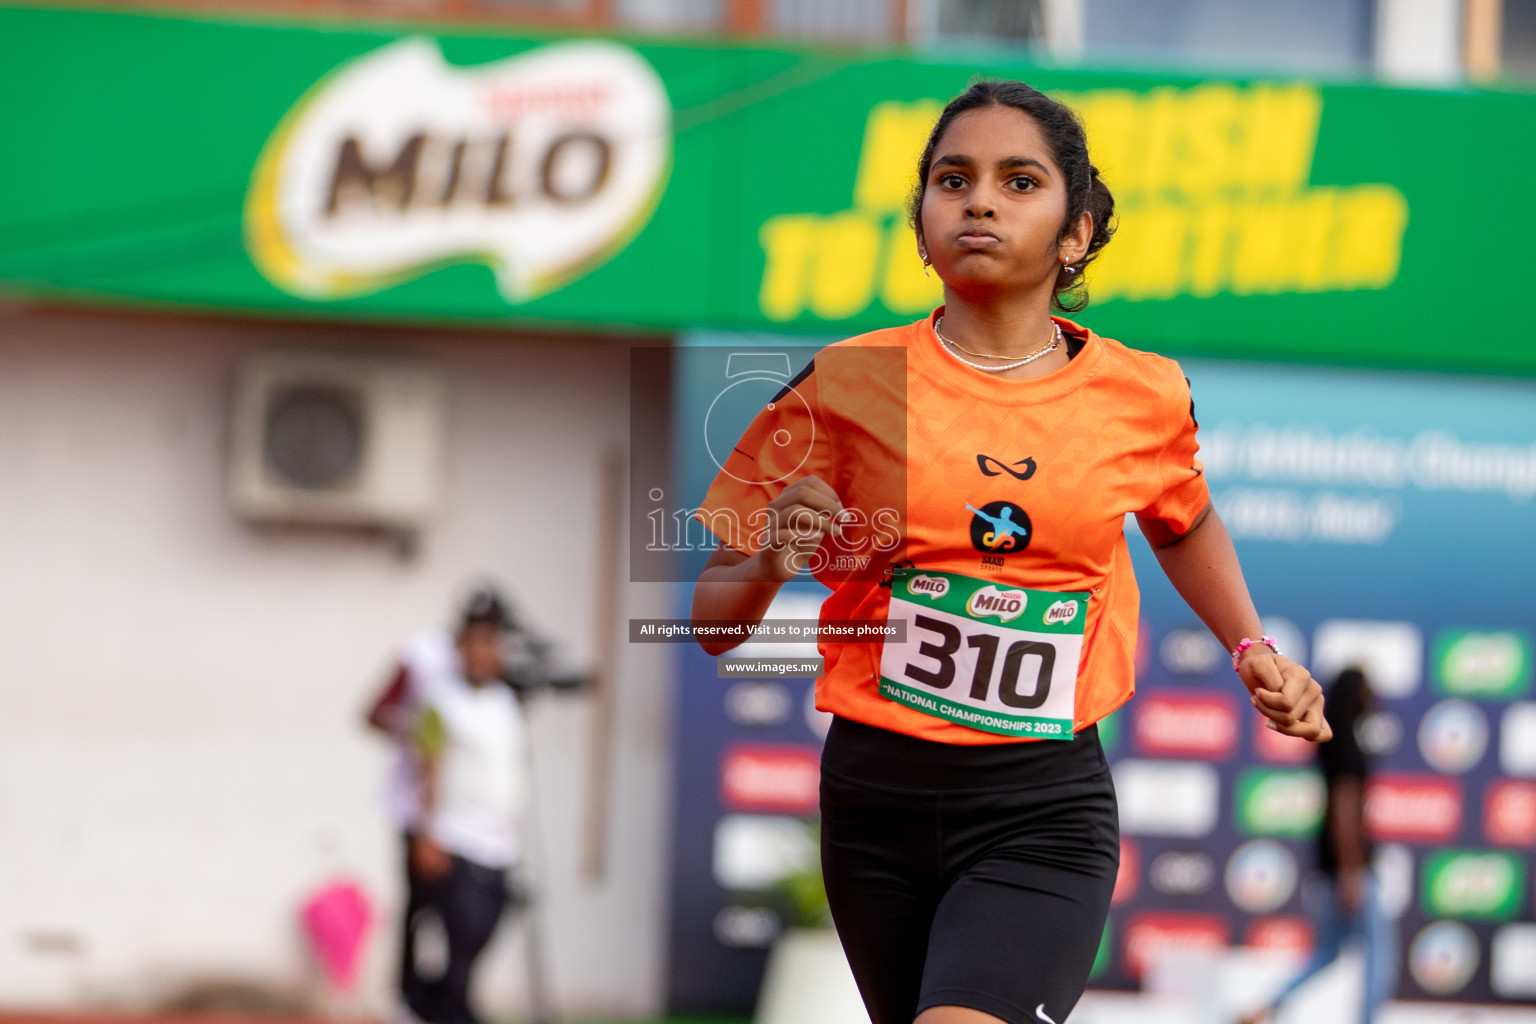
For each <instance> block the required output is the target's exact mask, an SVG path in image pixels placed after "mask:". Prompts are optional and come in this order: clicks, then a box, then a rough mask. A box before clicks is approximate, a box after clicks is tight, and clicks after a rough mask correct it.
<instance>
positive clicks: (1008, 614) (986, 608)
mask: <svg viewBox="0 0 1536 1024" xmlns="http://www.w3.org/2000/svg"><path fill="white" fill-rule="evenodd" d="M1028 600H1029V598H1028V596H1027V595H1026V594H1025V593H1024V592H1023V591H1022V590H998V589H997V588H996V587H991V586H987V587H982V588H981V589H980V590H978V591H976V593H974V594H972V595H971V599H970V600H969V601H967V602H966V603H965V610H966V611H968V612H970V613H971V614H972V615H973V616H975V617H976V618H978V619H979V618H982V617H983V616H987V615H995V616H996V617H997V619H998V621H999V622H1012V621H1013V620H1014V619H1016V618H1018V617H1019V616H1020V615H1023V614H1024V605H1025V604H1026V603H1027V602H1028Z"/></svg>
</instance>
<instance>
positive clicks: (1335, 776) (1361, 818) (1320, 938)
mask: <svg viewBox="0 0 1536 1024" xmlns="http://www.w3.org/2000/svg"><path fill="white" fill-rule="evenodd" d="M1327 693H1328V702H1327V705H1326V707H1325V709H1324V715H1325V716H1326V717H1327V719H1328V724H1329V725H1330V726H1332V727H1333V739H1331V740H1329V741H1328V742H1327V743H1324V744H1322V745H1320V746H1319V747H1318V758H1319V760H1320V762H1321V764H1322V769H1323V779H1324V782H1325V783H1326V784H1327V787H1328V804H1327V810H1326V813H1325V814H1324V817H1323V830H1322V832H1321V833H1320V834H1319V836H1318V851H1317V853H1318V868H1319V869H1320V871H1321V873H1322V877H1323V885H1322V886H1320V887H1319V891H1318V892H1317V893H1315V896H1316V900H1315V905H1314V906H1311V907H1309V911H1310V913H1311V915H1312V919H1313V921H1312V925H1313V930H1314V933H1315V935H1316V942H1317V946H1316V949H1315V950H1314V951H1313V953H1312V957H1311V959H1309V960H1308V961H1307V963H1306V965H1305V966H1303V967H1302V969H1301V971H1300V973H1298V974H1297V975H1296V976H1295V977H1294V978H1292V979H1291V980H1290V981H1289V982H1288V983H1287V984H1286V986H1285V988H1283V989H1281V991H1280V994H1279V995H1277V996H1275V998H1274V999H1272V1000H1271V1001H1270V1002H1269V1003H1268V1004H1266V1005H1265V1006H1262V1007H1260V1008H1259V1009H1257V1010H1255V1011H1253V1012H1252V1013H1250V1014H1248V1015H1247V1016H1246V1017H1244V1018H1243V1024H1261V1022H1263V1021H1265V1020H1267V1019H1268V1018H1269V1016H1270V1015H1271V1014H1272V1013H1276V1012H1278V1011H1279V1009H1280V1006H1281V1005H1282V1004H1283V1003H1284V1002H1285V1000H1286V999H1287V998H1289V997H1290V995H1291V993H1293V992H1295V991H1296V990H1297V989H1299V988H1300V987H1301V986H1302V985H1304V984H1306V983H1307V982H1308V981H1309V980H1311V978H1312V977H1313V975H1315V974H1317V973H1318V972H1319V971H1321V970H1323V968H1325V967H1327V966H1328V965H1329V964H1331V963H1333V962H1334V961H1335V960H1336V959H1338V956H1339V953H1340V951H1341V949H1342V947H1343V945H1344V942H1345V940H1347V939H1350V938H1358V939H1359V940H1360V941H1361V942H1362V943H1363V944H1364V946H1365V990H1364V994H1363V1000H1362V1005H1361V1008H1360V1017H1359V1019H1360V1021H1361V1024H1375V1021H1376V1020H1377V1019H1378V1018H1377V1013H1378V1011H1379V1010H1380V1008H1381V1004H1382V1003H1384V1002H1386V1000H1387V997H1388V996H1389V995H1391V993H1392V990H1393V989H1394V988H1395V987H1396V984H1397V936H1396V934H1395V933H1394V928H1393V924H1392V921H1391V919H1390V918H1389V917H1388V916H1387V915H1386V913H1385V912H1384V911H1383V910H1382V906H1381V894H1380V891H1379V885H1378V883H1377V880H1376V877H1375V875H1374V874H1373V873H1372V871H1371V844H1370V840H1369V839H1368V838H1367V837H1366V831H1365V787H1366V783H1367V780H1368V779H1369V778H1370V771H1371V766H1370V758H1369V756H1368V755H1367V754H1366V751H1365V750H1364V749H1363V748H1362V746H1361V744H1360V739H1359V737H1358V736H1357V735H1356V727H1357V726H1358V725H1359V724H1360V721H1361V719H1362V718H1363V717H1364V716H1365V713H1366V712H1367V711H1369V710H1370V706H1371V687H1370V683H1369V681H1368V680H1367V679H1366V677H1365V673H1364V672H1362V671H1361V670H1360V669H1358V668H1347V669H1345V670H1344V671H1343V672H1340V673H1339V676H1338V678H1337V679H1335V680H1334V682H1333V685H1332V686H1331V687H1329V688H1328V691H1327Z"/></svg>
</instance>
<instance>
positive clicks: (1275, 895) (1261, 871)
mask: <svg viewBox="0 0 1536 1024" xmlns="http://www.w3.org/2000/svg"><path fill="white" fill-rule="evenodd" d="M1296 878H1297V868H1296V858H1295V856H1293V855H1292V854H1291V851H1290V850H1287V849H1286V848H1285V847H1284V846H1281V845H1280V844H1279V843H1277V842H1275V841H1274V840H1273V839H1254V840H1251V841H1249V842H1246V843H1244V844H1243V845H1242V846H1239V847H1238V848H1237V849H1236V850H1235V851H1234V852H1233V854H1232V856H1231V858H1230V859H1229V860H1228V861H1227V871H1226V884H1227V895H1228V896H1230V897H1231V898H1232V902H1233V903H1235V904H1237V906H1238V908H1239V909H1241V910H1244V911H1247V912H1248V913H1250V914H1269V913H1273V912H1274V911H1276V910H1279V909H1280V908H1281V907H1282V906H1284V905H1285V903H1286V901H1287V900H1289V899H1290V898H1291V894H1292V893H1294V892H1295V891H1296Z"/></svg>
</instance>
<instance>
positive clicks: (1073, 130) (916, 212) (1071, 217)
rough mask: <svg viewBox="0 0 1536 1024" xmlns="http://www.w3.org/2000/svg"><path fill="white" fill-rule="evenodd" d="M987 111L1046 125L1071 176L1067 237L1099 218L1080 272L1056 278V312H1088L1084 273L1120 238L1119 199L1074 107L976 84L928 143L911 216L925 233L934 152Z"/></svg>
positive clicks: (1026, 91) (1006, 86) (1016, 89)
mask: <svg viewBox="0 0 1536 1024" xmlns="http://www.w3.org/2000/svg"><path fill="white" fill-rule="evenodd" d="M981 107H1012V108H1013V109H1014V110H1018V111H1022V112H1023V113H1025V114H1028V115H1029V116H1030V117H1032V118H1034V121H1035V123H1036V124H1038V125H1039V126H1040V131H1041V133H1042V134H1043V135H1044V136H1045V139H1046V142H1047V143H1048V144H1049V145H1050V147H1051V155H1052V156H1053V157H1055V159H1056V166H1057V167H1060V168H1061V173H1062V174H1063V175H1065V176H1066V189H1067V214H1066V216H1065V217H1064V218H1063V219H1062V222H1061V230H1062V233H1063V234H1064V233H1065V232H1066V231H1067V229H1068V228H1069V227H1070V226H1071V225H1073V224H1075V223H1076V222H1077V219H1078V218H1079V217H1081V216H1082V215H1083V213H1084V212H1085V211H1086V212H1087V213H1089V214H1091V215H1092V216H1093V237H1092V238H1091V239H1090V240H1089V242H1088V252H1087V254H1086V255H1084V256H1083V258H1082V259H1080V260H1078V261H1077V263H1076V264H1074V266H1075V268H1076V273H1072V274H1069V273H1067V269H1066V267H1062V268H1061V269H1060V270H1059V271H1057V273H1056V296H1055V304H1056V308H1057V309H1059V310H1061V311H1062V312H1064V313H1078V312H1081V311H1082V310H1084V309H1086V308H1088V283H1087V281H1085V280H1084V279H1083V271H1084V270H1086V269H1087V267H1088V264H1090V263H1092V262H1093V261H1094V259H1095V258H1096V257H1097V256H1098V254H1099V250H1101V249H1103V248H1104V246H1106V245H1108V244H1109V239H1110V237H1111V236H1113V235H1114V233H1115V226H1114V223H1113V221H1114V216H1115V197H1114V196H1113V195H1111V194H1110V191H1109V186H1108V185H1106V184H1104V179H1102V178H1100V177H1099V169H1098V168H1097V167H1095V166H1093V164H1092V163H1090V162H1089V160H1088V139H1087V137H1086V135H1085V134H1084V132H1083V122H1082V121H1081V120H1080V119H1079V118H1078V116H1077V114H1076V113H1075V112H1074V111H1073V110H1072V108H1071V107H1068V106H1066V105H1065V104H1063V103H1058V102H1057V101H1055V100H1053V99H1051V98H1050V97H1049V96H1047V95H1046V94H1045V93H1043V92H1040V91H1039V90H1038V89H1033V88H1031V87H1029V86H1027V85H1025V84H1024V83H1023V82H1013V81H1006V80H998V79H982V80H980V81H977V82H973V83H972V84H971V87H970V88H968V89H966V90H965V92H963V93H961V94H960V95H959V96H956V97H955V98H954V99H952V100H950V101H949V105H948V106H946V107H945V108H944V112H943V113H942V114H940V115H939V119H938V121H937V122H935V123H934V126H933V131H931V132H930V133H929V134H928V144H927V145H926V146H924V147H923V156H922V159H921V160H919V161H918V164H917V186H916V187H915V188H914V189H913V190H912V195H911V197H910V198H909V199H908V200H907V216H908V217H909V218H910V219H911V221H912V226H913V227H914V228H919V229H920V228H921V224H920V223H919V219H918V218H919V217H920V216H921V214H922V209H923V195H924V193H925V192H926V191H927V188H928V172H929V171H930V170H931V169H932V167H933V150H934V147H935V146H937V145H938V144H939V139H941V138H943V136H944V132H945V131H946V130H948V128H949V126H950V125H951V124H953V123H954V120H955V118H957V117H959V116H960V115H961V114H963V113H965V112H966V111H968V110H977V109H979V108H981Z"/></svg>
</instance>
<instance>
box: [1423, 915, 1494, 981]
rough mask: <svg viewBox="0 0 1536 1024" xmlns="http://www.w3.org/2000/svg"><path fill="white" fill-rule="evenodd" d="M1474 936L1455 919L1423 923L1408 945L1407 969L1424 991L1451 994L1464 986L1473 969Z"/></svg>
mask: <svg viewBox="0 0 1536 1024" xmlns="http://www.w3.org/2000/svg"><path fill="white" fill-rule="evenodd" d="M1479 955H1480V954H1479V950H1478V944H1477V936H1476V935H1474V934H1472V929H1470V928H1468V927H1467V926H1466V925H1464V924H1462V923H1460V922H1459V921H1436V922H1434V923H1432V924H1427V925H1425V926H1424V927H1423V928H1421V929H1420V930H1419V933H1418V934H1417V935H1415V936H1414V938H1413V943H1412V944H1411V945H1410V946H1409V947H1408V972H1409V973H1410V974H1412V975H1413V980H1414V981H1416V982H1418V984H1419V987H1420V988H1422V989H1423V990H1424V991H1426V992H1429V993H1431V994H1432V995H1437V996H1449V995H1455V994H1456V993H1457V992H1460V991H1461V990H1462V989H1464V988H1466V987H1467V982H1469V981H1471V980H1472V974H1473V972H1474V971H1476V970H1477V962H1478V959H1479Z"/></svg>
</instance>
